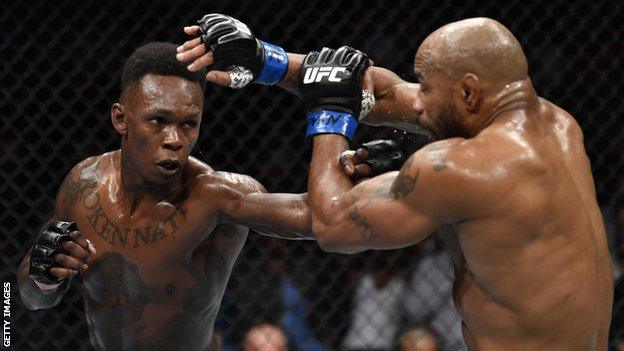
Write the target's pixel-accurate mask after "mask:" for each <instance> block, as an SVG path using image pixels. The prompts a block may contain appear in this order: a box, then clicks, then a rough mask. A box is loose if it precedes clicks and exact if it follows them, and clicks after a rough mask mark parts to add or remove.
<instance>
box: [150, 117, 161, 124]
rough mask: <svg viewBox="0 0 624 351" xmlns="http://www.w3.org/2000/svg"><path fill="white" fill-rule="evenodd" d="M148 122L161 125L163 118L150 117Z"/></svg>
mask: <svg viewBox="0 0 624 351" xmlns="http://www.w3.org/2000/svg"><path fill="white" fill-rule="evenodd" d="M149 122H150V123H151V124H156V125H162V124H165V119H164V118H162V117H152V118H151V119H150V120H149Z"/></svg>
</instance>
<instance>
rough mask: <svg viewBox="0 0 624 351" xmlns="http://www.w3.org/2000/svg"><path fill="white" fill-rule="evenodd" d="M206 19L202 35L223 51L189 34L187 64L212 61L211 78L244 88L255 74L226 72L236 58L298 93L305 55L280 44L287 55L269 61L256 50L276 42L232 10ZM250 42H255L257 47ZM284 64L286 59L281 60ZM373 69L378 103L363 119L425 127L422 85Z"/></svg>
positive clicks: (182, 56)
mask: <svg viewBox="0 0 624 351" xmlns="http://www.w3.org/2000/svg"><path fill="white" fill-rule="evenodd" d="M204 19H206V20H205V21H203V22H202V30H203V35H204V38H205V39H204V41H205V42H206V43H207V45H208V46H209V47H213V48H215V49H216V50H220V53H218V54H217V55H221V56H220V57H219V60H215V54H214V52H213V51H210V50H209V51H207V50H206V45H204V43H203V42H202V41H201V40H200V38H199V37H196V38H194V39H191V40H189V41H187V42H185V43H184V44H183V45H181V46H180V47H179V49H178V51H179V54H178V56H177V57H178V60H180V61H182V62H189V63H190V64H189V70H191V71H197V70H199V69H201V68H202V67H206V66H212V67H211V70H210V71H209V72H208V78H209V80H210V81H212V82H214V83H217V84H221V85H225V86H231V87H237V88H240V87H242V86H245V85H246V84H248V83H249V82H251V81H252V77H251V76H249V77H248V78H244V77H245V75H244V74H241V73H240V72H239V71H232V70H230V71H229V72H226V71H223V70H220V68H221V69H224V68H225V67H227V66H228V65H235V64H240V65H247V66H248V67H247V68H249V69H250V70H251V71H252V72H255V74H254V75H253V79H254V81H257V82H260V83H262V84H278V85H279V86H281V87H282V88H284V89H286V90H288V91H290V92H291V93H293V94H295V95H299V89H298V79H299V74H300V71H301V67H302V63H303V59H304V58H305V55H300V54H294V53H286V52H284V51H283V50H282V49H281V48H280V50H282V51H280V52H279V53H277V56H279V55H285V56H286V57H287V59H282V60H276V61H274V62H272V64H266V62H269V61H270V56H263V55H258V54H257V52H271V50H272V46H265V44H266V43H264V42H261V41H257V40H256V39H255V38H254V36H253V34H252V33H251V30H249V28H248V27H247V26H246V25H245V24H243V23H241V22H240V21H238V20H236V19H234V18H232V17H230V16H226V15H220V14H210V15H206V16H205V17H204ZM213 28H214V30H213ZM202 30H200V26H189V27H185V28H184V31H185V33H186V34H188V35H192V36H199V35H202ZM248 47H253V49H249V48H248ZM233 48H246V50H238V49H237V50H233ZM256 48H261V49H260V50H257V49H256ZM266 48H269V49H268V50H267V49H266ZM273 54H274V53H273ZM280 64H283V65H281V66H280ZM224 66H225V67H224ZM265 67H268V68H266V69H265ZM371 70H372V79H373V83H374V94H375V98H376V99H377V103H376V105H375V108H374V109H373V110H372V111H371V112H370V113H369V114H368V115H367V116H366V117H365V118H363V119H362V120H361V121H360V122H362V123H365V124H370V125H374V126H388V127H393V128H397V129H402V130H405V131H408V132H413V133H418V132H422V131H423V129H422V128H421V127H419V125H418V123H417V121H416V119H417V113H416V111H415V110H414V108H413V107H412V106H413V104H414V101H415V100H416V98H417V96H418V94H419V85H418V84H414V83H408V82H405V81H404V80H402V79H401V78H399V76H397V75H396V74H394V73H392V72H391V71H389V70H387V69H384V68H378V67H373V68H372V69H371ZM233 77H234V78H233ZM267 78H269V79H268V80H267ZM241 82H242V83H241ZM233 83H235V84H233Z"/></svg>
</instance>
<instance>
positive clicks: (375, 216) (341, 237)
mask: <svg viewBox="0 0 624 351" xmlns="http://www.w3.org/2000/svg"><path fill="white" fill-rule="evenodd" d="M403 176H404V175H402V174H401V173H399V172H391V173H386V174H384V175H381V176H379V177H375V178H373V179H370V180H368V181H365V182H362V183H360V184H358V185H357V186H356V187H354V188H353V189H352V190H351V191H349V192H348V193H346V194H345V195H344V196H343V197H342V199H341V200H340V202H342V205H340V209H339V210H338V211H339V212H340V216H338V217H335V218H337V219H338V221H337V222H336V223H335V224H336V225H329V226H327V227H325V228H324V230H322V231H323V232H324V235H319V233H316V234H317V236H319V238H318V240H319V242H321V245H322V246H324V248H325V249H329V250H330V251H333V250H334V249H335V250H336V251H343V252H347V251H348V252H357V251H362V250H366V249H395V248H401V247H405V246H409V245H412V244H415V243H417V242H419V241H421V240H423V239H424V238H426V237H427V236H428V235H429V234H430V233H431V232H432V231H433V230H434V229H435V228H436V226H437V225H438V221H437V220H436V219H435V217H434V216H433V215H431V214H428V213H426V212H424V211H422V210H419V209H418V208H416V207H415V206H413V204H412V202H411V200H410V198H409V196H407V195H408V193H409V192H410V191H411V190H410V187H413V183H409V182H411V181H413V179H412V180H407V181H406V180H405V179H403V178H401V177H403ZM342 248H347V249H346V250H344V249H342Z"/></svg>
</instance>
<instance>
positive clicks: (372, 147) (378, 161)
mask: <svg viewBox="0 0 624 351" xmlns="http://www.w3.org/2000/svg"><path fill="white" fill-rule="evenodd" d="M404 162H405V157H404V155H403V152H402V151H401V149H400V148H399V146H398V145H397V144H396V143H395V142H394V141H392V140H384V139H380V140H373V141H370V142H368V143H363V144H362V145H361V146H360V147H359V148H358V149H357V150H347V151H344V152H343V153H342V154H341V155H340V165H341V166H342V169H343V170H344V172H345V174H346V175H347V176H349V178H350V179H351V181H352V182H354V183H355V184H357V183H359V182H361V181H364V180H366V179H368V178H370V177H374V176H376V175H379V174H382V173H385V172H390V171H396V170H398V169H399V168H401V166H402V165H403V163H404Z"/></svg>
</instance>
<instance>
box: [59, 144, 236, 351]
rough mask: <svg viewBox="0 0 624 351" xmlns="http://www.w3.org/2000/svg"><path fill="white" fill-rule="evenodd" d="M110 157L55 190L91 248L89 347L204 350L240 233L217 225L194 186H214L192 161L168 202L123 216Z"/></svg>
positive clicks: (211, 203) (212, 205)
mask: <svg viewBox="0 0 624 351" xmlns="http://www.w3.org/2000/svg"><path fill="white" fill-rule="evenodd" d="M117 159H118V152H113V153H108V154H104V155H101V156H98V157H95V158H93V159H92V160H91V161H90V162H88V163H87V164H86V165H85V167H84V168H83V170H82V172H81V173H80V178H79V179H74V180H70V181H69V183H66V184H65V185H64V187H65V189H66V192H65V195H64V196H69V197H72V198H70V199H67V200H68V201H69V200H71V201H72V203H73V205H72V207H71V213H70V214H71V217H72V219H73V220H74V221H75V222H76V223H77V225H78V228H79V230H80V231H81V232H82V234H83V235H84V236H85V237H86V238H87V239H89V240H90V241H92V242H93V243H94V244H95V246H96V248H97V255H96V256H95V258H94V261H93V262H92V263H91V265H90V269H89V270H88V271H87V272H86V273H85V275H84V276H83V292H84V295H83V296H84V301H85V314H86V318H87V322H88V325H89V333H90V338H91V343H92V345H93V346H94V347H95V348H96V349H98V350H122V349H123V350H206V349H208V348H209V345H210V342H211V338H212V330H213V324H214V320H215V317H216V314H217V312H218V309H219V305H220V303H221V298H222V296H223V293H224V290H225V286H226V284H227V281H228V279H229V276H230V273H231V270H232V267H233V265H234V262H235V261H236V258H237V257H238V255H239V253H240V250H241V249H242V247H243V244H244V242H245V239H246V236H247V229H246V228H245V227H239V226H234V225H227V224H219V225H217V221H218V220H217V202H218V201H219V200H218V194H216V193H215V196H213V197H212V198H211V197H210V196H209V195H210V194H208V196H207V194H206V193H205V191H203V192H200V191H198V190H197V189H195V187H196V186H197V184H196V183H197V182H199V181H198V180H197V179H199V178H202V182H203V183H204V185H206V182H208V183H211V182H212V183H214V188H215V189H218V188H219V185H220V183H221V181H222V179H220V178H219V176H217V175H216V174H217V173H218V172H213V171H212V170H210V169H209V167H207V166H206V165H204V164H202V163H200V162H199V161H197V160H189V162H188V164H187V166H186V167H187V168H186V171H188V172H187V173H188V176H187V177H188V180H187V181H186V182H185V185H184V189H182V190H181V191H179V192H178V194H179V196H178V198H177V199H176V200H175V201H171V202H160V203H158V204H157V205H156V206H155V207H154V208H149V209H148V208H145V209H141V208H138V209H136V211H134V214H133V215H132V218H129V217H128V216H127V215H125V214H124V210H123V209H122V207H121V206H120V202H119V199H118V196H119V191H118V189H119V186H120V183H119V179H120V178H119V175H120V174H119V168H118V167H117V166H116V164H118V161H117ZM206 188H210V187H205V186H204V187H203V189H204V190H205V189H206ZM198 193H201V194H202V195H201V196H200V195H197V194H198ZM206 199H211V200H206ZM212 199H214V200H212Z"/></svg>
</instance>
